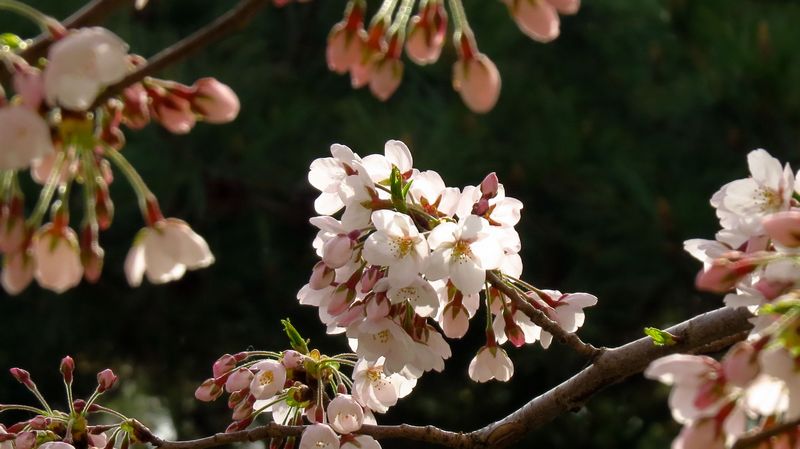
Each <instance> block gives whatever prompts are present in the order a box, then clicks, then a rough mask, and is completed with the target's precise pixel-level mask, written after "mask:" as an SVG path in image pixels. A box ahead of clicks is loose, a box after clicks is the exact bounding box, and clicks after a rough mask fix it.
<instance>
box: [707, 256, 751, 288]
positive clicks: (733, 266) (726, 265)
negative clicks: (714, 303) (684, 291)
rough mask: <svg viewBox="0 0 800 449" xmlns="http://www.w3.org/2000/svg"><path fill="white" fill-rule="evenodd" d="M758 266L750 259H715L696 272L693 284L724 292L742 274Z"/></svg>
mask: <svg viewBox="0 0 800 449" xmlns="http://www.w3.org/2000/svg"><path fill="white" fill-rule="evenodd" d="M757 267H758V264H757V263H754V262H753V261H752V260H748V259H742V260H738V261H736V262H731V261H730V260H726V259H717V260H715V261H714V262H713V263H712V265H711V266H710V267H708V268H706V269H705V270H703V271H701V272H699V273H697V278H696V279H695V286H696V287H697V288H698V289H700V290H705V291H709V292H714V293H725V292H727V291H729V290H731V289H732V288H733V287H734V286H736V284H737V283H738V282H739V280H740V279H742V278H743V277H744V276H746V275H748V274H750V273H751V272H753V271H754V270H755V269H756V268H757Z"/></svg>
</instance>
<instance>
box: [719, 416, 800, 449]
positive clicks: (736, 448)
mask: <svg viewBox="0 0 800 449" xmlns="http://www.w3.org/2000/svg"><path fill="white" fill-rule="evenodd" d="M798 426H800V418H798V419H793V420H791V421H788V422H785V423H782V424H778V425H777V426H775V427H770V428H769V429H767V430H762V431H758V432H753V433H750V434H745V435H743V436H742V437H741V438H739V439H738V440H736V443H734V444H733V446H731V449H747V448H749V447H755V446H758V444H759V443H762V442H764V441H767V440H769V439H770V438H772V437H774V436H778V435H780V434H782V433H788V432H791V431H793V430H794V431H796V430H797V427H798Z"/></svg>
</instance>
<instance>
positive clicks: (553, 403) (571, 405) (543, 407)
mask: <svg viewBox="0 0 800 449" xmlns="http://www.w3.org/2000/svg"><path fill="white" fill-rule="evenodd" d="M751 316H752V315H751V314H750V312H748V311H747V309H745V308H740V309H730V308H727V307H723V308H721V309H717V310H714V311H711V312H708V313H704V314H702V315H699V316H696V317H694V318H691V319H689V320H686V321H684V322H682V323H680V324H677V325H675V326H672V327H670V328H669V329H667V331H668V332H670V333H671V334H674V335H677V336H678V337H680V338H679V340H678V342H677V343H676V344H674V345H671V346H655V345H654V344H653V340H652V339H651V338H650V337H643V338H640V339H638V340H635V341H633V342H630V343H627V344H625V345H622V346H619V347H616V348H612V349H606V350H596V351H598V352H597V356H596V357H595V359H594V361H593V363H592V365H590V366H589V367H587V368H585V369H584V370H583V371H581V372H579V373H578V374H576V375H574V376H573V377H571V378H569V379H567V380H566V381H564V382H563V383H561V384H560V385H558V386H556V387H555V388H553V389H551V390H549V391H547V392H546V393H544V394H542V395H540V396H537V397H536V398H534V399H532V400H531V401H530V402H528V403H527V404H525V405H524V406H522V407H521V408H520V409H518V410H516V411H515V412H513V413H511V414H510V415H508V416H506V417H505V418H503V419H501V420H499V421H496V422H493V423H491V424H489V425H487V426H485V427H483V428H481V429H478V430H476V431H473V432H469V433H461V432H452V431H448V430H442V429H439V428H437V427H434V426H413V425H408V424H401V425H397V426H373V425H365V426H363V427H362V428H361V430H360V431H359V432H358V433H360V434H364V435H371V436H373V437H375V438H377V439H385V438H402V439H407V440H415V441H421V442H425V443H432V444H439V445H442V446H447V447H452V448H458V449H475V448H480V449H483V448H492V449H495V448H502V447H507V446H509V445H511V444H513V443H515V442H517V441H519V440H520V439H521V438H522V437H523V436H525V434H527V433H528V432H530V431H531V430H533V429H536V428H538V427H541V426H542V425H544V424H546V423H548V422H550V421H552V420H553V419H555V418H556V417H557V416H559V415H561V414H563V413H564V412H567V411H572V410H577V409H579V408H580V407H582V406H583V405H584V404H585V403H586V402H587V401H588V400H589V399H591V397H592V396H594V395H595V394H597V393H598V392H599V391H600V390H602V389H604V388H605V387H607V386H609V385H613V384H615V383H617V382H620V381H622V380H624V379H626V378H628V377H630V376H632V375H635V374H638V373H640V372H642V371H643V370H644V369H645V367H647V365H649V364H650V362H652V361H653V360H655V359H657V358H659V357H663V356H665V355H669V354H673V353H677V352H694V353H699V352H702V351H718V350H721V349H723V348H724V347H725V346H728V345H731V344H733V343H735V342H736V341H740V340H742V339H744V338H745V337H746V336H747V331H748V330H749V329H750V327H751V324H750V322H749V321H748V318H750V317H751ZM136 425H137V430H138V433H137V437H138V438H139V439H140V440H141V441H143V442H147V443H150V444H152V445H153V446H156V447H158V448H160V449H207V448H212V447H217V446H221V445H224V444H230V443H238V442H245V441H256V440H263V439H266V438H273V437H286V436H296V435H300V434H301V433H302V431H303V428H304V426H282V425H279V424H275V423H270V424H267V425H264V426H259V427H255V428H253V429H249V430H242V431H238V432H231V433H218V434H216V435H212V436H210V437H206V438H201V439H198V440H188V441H165V440H162V439H160V438H158V437H156V436H155V435H153V434H152V432H150V430H148V429H147V428H146V427H144V426H142V425H141V424H138V423H136ZM788 425H789V424H787V426H788ZM794 425H797V423H794ZM138 426H140V427H138ZM774 429H777V427H776V428H773V429H770V431H772V432H774V433H772V434H769V435H767V436H765V437H763V438H769V436H772V435H775V434H778V433H780V431H776V430H774ZM784 431H785V429H784ZM139 434H141V435H139ZM752 438H755V436H753V437H752ZM740 441H743V440H740ZM747 444H749V443H747ZM745 447H748V446H745V445H742V446H739V443H737V446H734V448H735V449H742V448H745Z"/></svg>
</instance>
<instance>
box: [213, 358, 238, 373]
mask: <svg viewBox="0 0 800 449" xmlns="http://www.w3.org/2000/svg"><path fill="white" fill-rule="evenodd" d="M235 367H236V358H235V357H234V356H232V355H230V354H225V355H223V356H222V357H220V358H219V359H217V361H216V362H214V366H213V367H212V368H211V370H212V372H213V373H214V377H220V376H222V375H223V374H225V373H227V372H229V371H230V370H232V369H234V368H235Z"/></svg>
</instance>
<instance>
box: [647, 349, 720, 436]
mask: <svg viewBox="0 0 800 449" xmlns="http://www.w3.org/2000/svg"><path fill="white" fill-rule="evenodd" d="M644 376H645V377H647V378H648V379H655V380H658V381H660V382H662V383H664V384H667V385H672V391H671V392H670V395H669V406H670V409H671V410H672V417H673V418H674V419H675V421H678V422H679V423H689V422H691V421H694V420H695V419H699V418H704V417H711V416H714V415H715V414H716V413H717V411H719V409H720V407H721V406H722V405H724V401H725V399H726V397H727V391H726V388H725V386H726V384H725V378H724V376H723V375H722V367H721V365H720V364H719V362H717V361H716V360H714V359H712V358H711V357H707V356H696V355H685V354H673V355H668V356H666V357H662V358H660V359H657V360H655V361H653V362H652V363H650V366H648V367H647V369H646V370H645V371H644Z"/></svg>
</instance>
